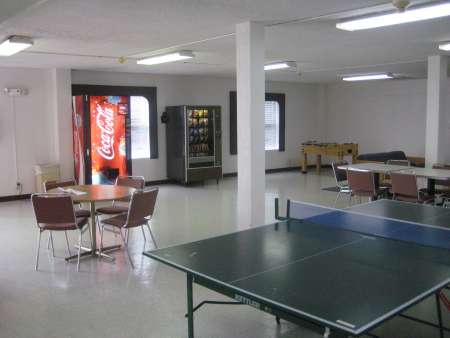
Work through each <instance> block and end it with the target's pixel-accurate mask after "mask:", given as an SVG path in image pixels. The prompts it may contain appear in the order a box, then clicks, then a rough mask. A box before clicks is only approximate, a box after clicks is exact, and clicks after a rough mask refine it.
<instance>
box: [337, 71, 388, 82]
mask: <svg viewBox="0 0 450 338" xmlns="http://www.w3.org/2000/svg"><path fill="white" fill-rule="evenodd" d="M393 78H394V75H393V74H392V73H377V74H359V75H344V76H343V77H342V80H343V81H347V82H357V81H373V80H390V79H393Z"/></svg>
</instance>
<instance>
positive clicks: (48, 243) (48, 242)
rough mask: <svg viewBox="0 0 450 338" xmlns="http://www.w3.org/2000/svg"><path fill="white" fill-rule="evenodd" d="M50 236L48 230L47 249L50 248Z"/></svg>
mask: <svg viewBox="0 0 450 338" xmlns="http://www.w3.org/2000/svg"><path fill="white" fill-rule="evenodd" d="M51 238H52V231H51V230H50V231H49V232H48V240H47V250H50V246H51V245H52V242H51Z"/></svg>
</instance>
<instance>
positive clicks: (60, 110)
mask: <svg viewBox="0 0 450 338" xmlns="http://www.w3.org/2000/svg"><path fill="white" fill-rule="evenodd" d="M51 93H52V97H51V106H52V109H53V116H54V120H53V123H54V140H55V144H54V148H55V156H54V158H55V162H56V163H59V165H60V169H61V178H62V179H69V178H73V177H74V172H73V170H74V169H73V161H74V159H73V144H72V143H73V142H72V75H71V71H70V69H52V70H51Z"/></svg>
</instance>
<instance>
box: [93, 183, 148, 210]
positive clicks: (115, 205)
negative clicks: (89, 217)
mask: <svg viewBox="0 0 450 338" xmlns="http://www.w3.org/2000/svg"><path fill="white" fill-rule="evenodd" d="M115 184H116V185H120V186H124V187H130V188H135V189H137V190H142V189H144V187H145V179H144V177H142V176H118V177H117V179H116V183H115ZM118 202H119V204H118ZM120 202H122V203H127V204H128V203H129V202H130V198H124V199H121V200H119V201H113V204H112V205H111V206H107V207H101V208H97V210H96V211H97V212H98V213H99V214H103V215H118V214H123V213H126V212H127V211H128V205H123V204H122V205H121V204H120Z"/></svg>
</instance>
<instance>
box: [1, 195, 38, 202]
mask: <svg viewBox="0 0 450 338" xmlns="http://www.w3.org/2000/svg"><path fill="white" fill-rule="evenodd" d="M30 198H31V194H22V195H11V196H0V202H11V201H20V200H28V199H30Z"/></svg>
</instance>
